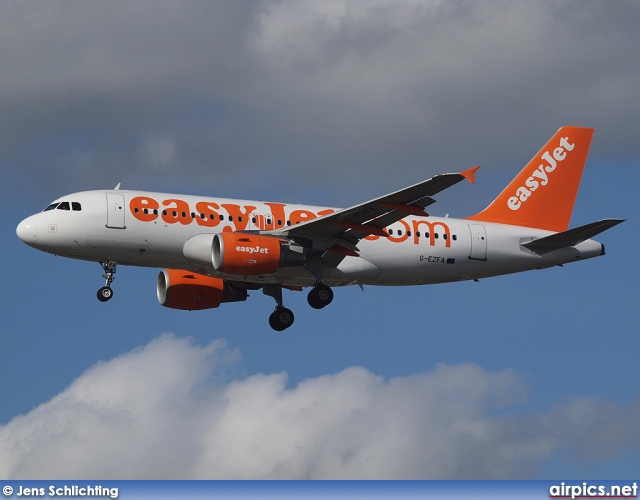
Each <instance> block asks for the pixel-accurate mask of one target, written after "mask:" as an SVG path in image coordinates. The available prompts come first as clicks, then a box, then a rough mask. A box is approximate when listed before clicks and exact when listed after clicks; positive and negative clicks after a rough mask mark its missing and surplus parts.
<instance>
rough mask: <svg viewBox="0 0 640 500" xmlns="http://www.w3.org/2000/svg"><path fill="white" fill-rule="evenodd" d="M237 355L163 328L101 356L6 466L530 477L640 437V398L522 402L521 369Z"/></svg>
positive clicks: (137, 472) (14, 473) (33, 426)
mask: <svg viewBox="0 0 640 500" xmlns="http://www.w3.org/2000/svg"><path fill="white" fill-rule="evenodd" d="M238 359H239V354H238V353H237V352H234V351H229V349H228V348H227V347H226V346H225V344H224V342H222V341H214V342H212V343H211V344H209V345H207V346H204V347H200V346H197V345H195V344H194V343H193V342H192V341H190V340H188V339H180V338H176V337H174V336H172V335H163V336H161V337H159V338H157V339H156V340H154V341H152V342H151V343H149V344H148V345H146V346H144V347H141V348H138V349H136V350H134V351H132V352H130V353H127V354H123V355H121V356H119V357H117V358H114V359H112V360H109V361H105V362H101V363H98V364H97V365H95V366H94V367H92V368H90V369H89V370H87V371H86V372H85V373H84V374H82V375H81V376H80V377H79V378H78V379H77V380H75V381H74V382H73V383H72V384H71V385H70V386H69V387H68V388H67V389H66V390H64V391H63V392H62V393H60V394H59V395H58V396H56V397H54V398H53V399H52V400H51V401H49V402H47V403H43V404H42V405H40V406H39V407H37V408H35V409H33V410H32V411H30V412H29V413H28V414H26V415H22V416H18V417H15V418H13V419H12V420H11V421H10V422H8V423H7V424H6V425H3V426H0V475H1V476H2V477H5V478H8V479H17V478H22V479H38V478H51V477H56V478H59V479H62V478H74V479H81V478H104V479H108V478H120V479H133V478H162V479H171V478H210V479H220V478H228V479H231V478H251V479H276V478H282V479H326V478H336V479H345V478H350V479H355V478H376V479H381V478H413V479H418V478H429V479H445V478H446V479H451V478H459V479H468V478H484V479H489V478H530V477H536V474H537V472H538V470H539V468H540V467H541V465H543V464H544V463H545V460H548V459H550V457H551V456H552V454H556V453H568V454H574V455H577V456H580V457H584V458H586V459H588V460H592V461H593V460H595V461H597V460H599V459H601V458H602V457H603V455H606V456H608V457H609V456H612V455H615V453H619V452H620V451H624V450H628V449H637V446H638V445H639V442H638V438H639V429H638V426H637V425H628V424H629V423H633V422H637V421H638V417H639V416H640V414H639V413H638V412H639V406H638V404H637V402H634V403H631V404H629V405H623V406H620V405H614V404H611V403H602V402H595V401H593V400H589V399H584V398H583V399H576V400H573V401H569V402H565V403H563V404H561V405H558V406H557V407H555V408H551V409H550V410H547V411H543V412H531V411H529V412H524V411H523V409H524V407H523V405H525V404H526V403H527V388H526V384H525V383H524V382H523V376H522V375H521V374H518V373H516V372H513V371H510V370H506V371H502V372H488V371H485V370H483V369H482V368H480V367H478V366H475V365H472V364H463V365H458V366H447V365H440V366H438V367H436V368H435V369H434V370H433V371H431V372H429V373H422V374H415V375H412V376H407V377H399V378H394V379H391V380H385V379H383V378H381V377H379V376H376V375H375V374H373V373H371V372H370V371H368V370H366V369H364V368H359V367H352V368H348V369H346V370H344V371H342V372H340V373H336V374H331V375H324V376H320V377H316V378H312V379H308V380H305V381H302V382H301V383H299V384H298V385H297V386H295V387H292V388H287V385H286V374H284V373H280V374H257V375H252V376H249V377H246V378H238V376H237V375H236V371H237V370H236V368H235V366H236V363H237V361H238ZM594 436H595V438H594ZM594 439H595V440H594ZM603 443H607V445H606V446H605V447H602V446H601V445H602V444H603Z"/></svg>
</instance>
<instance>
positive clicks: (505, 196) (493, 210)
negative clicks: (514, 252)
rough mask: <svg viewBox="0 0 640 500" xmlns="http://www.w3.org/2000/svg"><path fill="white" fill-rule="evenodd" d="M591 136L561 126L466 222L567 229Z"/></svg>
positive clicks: (589, 130)
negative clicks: (492, 197)
mask: <svg viewBox="0 0 640 500" xmlns="http://www.w3.org/2000/svg"><path fill="white" fill-rule="evenodd" d="M592 136H593V129H592V128H583V127H562V128H561V129H560V130H558V132H556V134H555V135H554V136H553V137H552V138H551V139H550V140H549V142H547V144H545V146H544V147H543V148H542V149H541V150H540V151H539V152H538V154H537V155H535V156H534V157H533V159H532V160H531V161H530V162H529V163H527V165H526V166H525V167H524V168H523V169H522V171H521V172H520V173H519V174H518V175H517V177H516V178H515V179H514V180H513V181H511V184H509V185H508V186H507V187H506V189H505V190H504V191H502V193H500V195H499V196H498V197H497V198H496V199H495V200H494V201H493V202H492V203H491V205H489V206H488V207H487V208H486V209H485V210H483V211H482V212H480V213H478V214H476V215H473V216H471V217H469V219H471V220H477V221H484V222H499V223H501V224H512V225H515V226H526V227H535V228H539V229H547V230H549V231H556V232H560V231H565V230H566V229H568V227H569V221H570V219H571V212H572V211H573V205H574V203H575V201H576V196H577V194H578V187H579V186H580V179H581V178H582V171H583V170H584V164H585V162H586V161H587V154H588V153H589V146H590V144H591V137H592Z"/></svg>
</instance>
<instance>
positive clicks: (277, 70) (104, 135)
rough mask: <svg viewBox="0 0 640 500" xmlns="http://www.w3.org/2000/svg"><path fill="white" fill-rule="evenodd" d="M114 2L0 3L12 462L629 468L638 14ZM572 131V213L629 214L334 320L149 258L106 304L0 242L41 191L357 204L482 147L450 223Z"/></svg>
mask: <svg viewBox="0 0 640 500" xmlns="http://www.w3.org/2000/svg"><path fill="white" fill-rule="evenodd" d="M120 7H121V8H120V9H114V8H113V7H112V4H111V3H107V2H93V3H91V4H87V5H82V6H79V5H78V4H75V3H72V2H51V3H40V4H36V5H35V7H34V6H33V5H31V6H30V8H29V9H27V8H26V7H24V6H23V5H21V4H20V3H19V2H15V3H13V2H9V3H6V4H3V5H2V6H1V7H0V62H1V63H2V65H3V67H4V68H8V69H9V71H7V72H6V74H7V75H9V76H7V78H6V79H5V78H4V77H3V82H2V83H0V131H1V132H2V133H1V134H0V169H1V172H2V177H3V182H2V184H1V186H2V187H1V188H0V189H2V194H3V198H4V199H5V201H6V202H7V203H6V205H5V216H4V217H3V218H2V222H1V223H0V224H1V226H0V228H1V231H0V238H1V243H2V248H3V257H4V258H3V259H2V260H1V261H0V276H2V283H3V284H2V285H1V286H0V303H2V334H1V335H0V395H1V396H2V397H1V400H0V444H1V445H0V450H4V451H0V476H3V477H7V478H15V477H22V478H41V477H47V478H57V477H60V478H61V477H104V478H173V477H180V478H191V477H197V478H208V477H211V478H316V477H317V478H328V477H331V478H379V477H385V478H387V477H388V478H443V479H453V478H482V479H490V478H558V477H562V478H570V477H575V478H582V477H598V478H619V477H631V476H633V475H634V474H636V473H637V467H638V464H640V427H639V425H638V423H637V422H638V421H640V397H639V396H640V395H639V393H638V386H637V380H639V379H640V368H639V364H638V362H637V357H638V352H639V351H640V349H639V347H640V345H639V342H640V341H639V340H638V335H637V325H638V323H639V320H640V318H639V312H638V307H637V298H638V293H637V291H636V284H637V278H638V271H637V266H636V265H635V261H636V258H635V257H636V256H635V253H636V252H635V248H638V246H639V245H640V241H639V237H638V233H639V231H638V225H637V224H638V223H637V220H638V212H639V210H638V208H637V203H636V198H637V196H636V191H637V189H638V186H639V185H640V174H639V173H638V169H637V161H638V159H639V157H640V148H639V147H638V134H637V118H638V116H640V107H639V104H638V99H637V95H638V92H639V91H640V56H639V55H638V54H637V50H635V48H636V47H638V44H639V43H640V40H639V39H638V37H639V36H640V35H638V33H637V29H636V28H637V22H638V21H639V20H640V19H639V18H640V7H638V6H637V5H636V4H633V3H626V2H617V3H613V4H609V3H607V4H606V7H605V4H604V2H566V3H563V4H561V5H553V4H550V3H547V2H498V1H487V2H473V3H465V2H460V3H455V4H452V3H448V2H444V3H439V2H426V3H422V2H418V3H413V2H385V1H380V2H367V3H353V2H340V1H335V2H323V3H322V4H320V5H314V4H310V3H300V2H295V3H290V2H286V1H281V2H275V1H274V2H271V1H261V2H219V3H208V2H203V3H200V2H187V3H186V4H184V6H183V7H181V8H180V9H178V8H177V7H176V6H174V5H173V4H172V3H159V4H157V3H154V4H153V7H152V4H148V3H146V2H138V3H136V4H135V5H134V6H131V5H129V4H128V3H127V4H122V5H121V6H120ZM98 20H99V21H98ZM611 33H615V36H611ZM3 73H5V72H4V71H3ZM564 124H571V125H580V126H591V127H594V128H596V132H595V135H594V140H593V142H592V147H591V152H590V156H589V159H588V162H587V166H586V169H585V173H584V176H583V181H582V184H581V188H580V192H579V195H578V199H577V202H576V206H575V210H574V214H573V218H572V226H577V225H580V224H586V223H588V222H592V221H595V220H598V219H601V218H607V217H619V218H626V219H628V220H627V221H626V222H625V223H624V224H622V225H620V226H618V227H615V228H613V229H612V230H610V231H607V232H605V233H603V234H602V235H600V236H599V237H598V239H599V241H602V242H603V243H604V244H605V246H606V249H607V255H606V256H604V257H602V258H597V259H592V260H590V261H586V262H581V263H578V264H575V265H567V266H564V267H563V268H554V269H549V270H543V271H536V272H529V273H525V274H520V275H514V276H506V277H499V278H494V279H488V280H482V281H480V282H478V283H459V284H451V285H439V286H429V287H408V288H375V287H365V290H364V292H363V291H361V290H360V289H359V288H357V287H350V288H340V289H336V290H335V300H334V302H333V303H332V304H331V306H330V307H328V308H326V309H324V310H322V311H316V310H312V309H311V308H309V307H308V305H307V303H306V297H305V294H304V293H296V292H285V303H286V305H287V306H288V307H290V308H291V309H292V310H293V311H294V312H295V314H296V322H295V325H294V326H293V327H292V328H291V329H290V330H287V331H286V332H283V333H275V332H273V331H271V330H270V328H269V326H268V324H267V317H268V314H269V313H270V312H271V311H272V309H273V300H272V299H271V298H269V297H265V296H263V295H262V294H261V293H260V292H254V293H252V294H251V297H250V299H249V300H248V301H247V302H245V303H237V304H226V305H223V306H222V307H220V308H219V309H217V310H211V311H203V312H182V311H173V310H168V309H164V308H162V307H161V306H160V305H159V304H158V302H157V299H156V294H155V280H156V276H157V273H158V270H156V269H142V268H125V267H120V268H119V269H118V273H117V279H116V281H115V282H114V284H113V286H114V290H115V296H114V299H113V300H112V301H110V302H109V303H105V304H103V303H100V302H98V301H97V300H96V297H95V292H96V290H97V289H98V288H99V287H100V286H102V283H103V279H102V278H101V274H102V270H101V268H100V266H99V265H98V264H95V263H87V262H80V261H72V260H66V259H62V258H58V257H54V256H51V255H48V254H43V253H40V252H37V251H35V250H33V249H31V248H29V247H27V246H26V245H24V244H23V243H22V242H20V241H19V240H18V239H17V237H16V235H15V227H16V225H17V224H18V222H20V220H22V219H23V218H24V217H26V216H28V215H30V214H32V213H35V212H37V211H39V210H42V209H43V208H44V207H45V206H46V205H47V204H48V203H49V202H51V201H52V200H53V199H55V198H57V197H59V196H61V195H63V194H66V193H70V192H74V191H80V190H89V189H100V188H112V187H113V186H115V185H116V184H117V183H119V182H122V184H123V187H126V188H132V189H149V190H159V191H166V192H178V193H193V194H208V195H212V196H216V195H219V196H225V197H234V196H237V197H241V198H257V199H265V200H274V201H285V202H287V201H288V202H300V203H304V202H308V203H309V204H318V205H329V206H351V205H353V204H355V203H357V202H360V201H364V200H366V199H369V198H371V197H374V196H377V195H380V194H384V193H386V192H390V191H393V190H395V189H399V188H401V187H404V186H405V185H409V184H412V183H415V182H418V181H420V180H423V179H426V178H429V177H431V176H433V175H435V174H437V173H442V172H451V171H460V170H463V169H466V168H468V167H470V166H473V165H476V164H481V165H482V166H483V167H482V169H481V170H480V171H479V172H478V173H477V175H476V181H477V182H476V184H475V185H470V184H467V183H461V184H459V185H456V186H454V187H453V188H451V189H449V190H448V191H446V192H444V193H441V195H439V196H438V197H437V204H436V205H434V206H433V209H432V212H433V213H434V214H437V215H440V214H445V213H449V214H450V215H451V216H452V217H456V216H460V217H463V216H466V215H470V214H472V213H475V212H477V211H479V210H481V209H483V208H484V207H485V206H486V205H487V204H488V203H489V202H490V201H491V200H492V199H493V197H495V196H496V195H497V194H498V193H499V191H500V190H501V189H502V187H504V186H505V185H506V184H507V182H508V181H509V180H511V178H512V177H513V176H515V174H516V173H517V172H518V171H519V170H520V168H521V167H522V166H523V165H524V164H525V163H526V162H527V161H528V160H529V159H530V158H531V157H532V156H533V155H534V154H535V153H536V152H537V151H538V150H539V148H540V147H541V146H542V145H543V144H544V143H545V142H546V140H547V139H548V138H549V137H550V136H551V135H552V134H553V133H554V132H555V131H556V130H557V129H558V128H559V127H560V126H561V125H564ZM172 401H175V405H173V404H171V402H172ZM400 409H402V411H400ZM141 429H144V432H142V431H141ZM119 440H126V441H127V443H129V447H128V448H127V449H126V450H125V449H124V448H123V449H118V446H112V443H114V442H115V441H119ZM161 443H164V446H161V445H160V444H161ZM95 446H107V447H108V446H111V447H112V448H113V449H112V450H111V453H110V454H105V455H104V456H103V457H102V458H100V457H95V454H93V453H92V451H91V449H92V447H95ZM94 449H95V448H94ZM88 457H91V458H90V459H89V458H88ZM187 457H188V458H187ZM345 457H347V458H345ZM140 462H145V463H146V465H144V466H141V465H140Z"/></svg>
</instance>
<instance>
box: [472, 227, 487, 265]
mask: <svg viewBox="0 0 640 500" xmlns="http://www.w3.org/2000/svg"><path fill="white" fill-rule="evenodd" d="M469 231H471V253H470V254H469V258H470V259H473V260H487V232H486V230H485V229H484V226H483V225H482V224H469Z"/></svg>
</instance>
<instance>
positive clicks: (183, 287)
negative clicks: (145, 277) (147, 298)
mask: <svg viewBox="0 0 640 500" xmlns="http://www.w3.org/2000/svg"><path fill="white" fill-rule="evenodd" d="M157 292H158V301H159V302H160V304H162V305H163V306H165V307H170V308H172V309H183V310H189V311H196V310H200V309H212V308H214V307H218V306H219V305H220V304H221V303H223V302H239V301H244V300H246V299H247V291H246V290H245V289H244V288H240V287H238V286H235V285H231V284H229V283H226V282H225V281H224V280H223V279H220V278H212V277H211V276H204V275H202V274H197V273H193V272H191V271H182V270H180V269H163V270H162V271H160V274H159V275H158V285H157Z"/></svg>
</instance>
